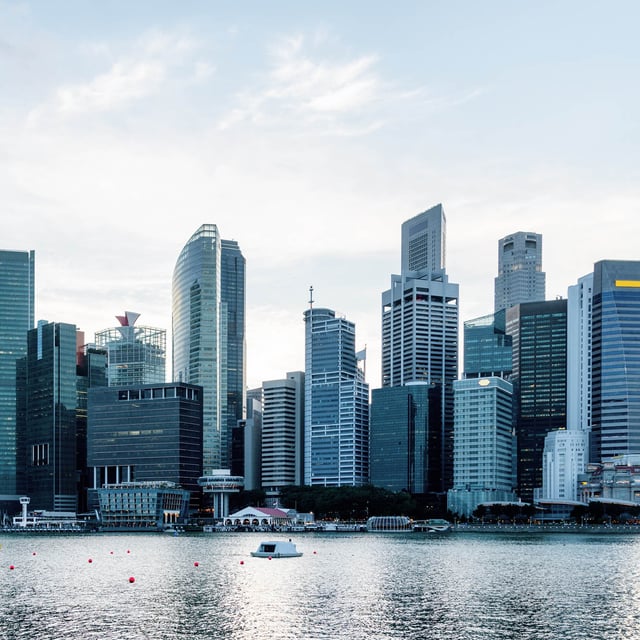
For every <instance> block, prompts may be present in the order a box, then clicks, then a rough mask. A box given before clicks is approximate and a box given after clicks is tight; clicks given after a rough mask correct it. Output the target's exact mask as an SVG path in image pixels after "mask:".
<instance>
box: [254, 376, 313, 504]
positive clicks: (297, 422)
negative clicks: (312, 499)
mask: <svg viewBox="0 0 640 640" xmlns="http://www.w3.org/2000/svg"><path fill="white" fill-rule="evenodd" d="M262 394H263V406H262V446H261V450H262V473H261V475H262V488H263V489H265V490H266V491H267V495H278V493H279V490H280V488H281V487H284V486H287V485H301V484H303V481H304V468H303V462H302V460H303V457H302V456H303V442H304V372H303V371H292V372H289V373H287V375H286V378H284V379H282V380H267V381H265V382H263V383H262Z"/></svg>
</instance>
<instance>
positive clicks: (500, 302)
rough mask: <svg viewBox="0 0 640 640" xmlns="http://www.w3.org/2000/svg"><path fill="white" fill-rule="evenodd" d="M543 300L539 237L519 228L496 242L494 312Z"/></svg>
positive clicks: (543, 288) (540, 238)
mask: <svg viewBox="0 0 640 640" xmlns="http://www.w3.org/2000/svg"><path fill="white" fill-rule="evenodd" d="M544 299H545V274H544V272H543V271H542V236H541V235H540V234H539V233H529V232H525V231H518V232H517V233H512V234H511V235H508V236H505V237H504V238H501V239H500V240H499V241H498V276H497V277H496V279H495V311H500V309H508V308H509V307H512V306H513V305H515V304H520V303H523V302H540V301H542V300H544Z"/></svg>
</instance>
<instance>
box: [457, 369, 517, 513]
mask: <svg viewBox="0 0 640 640" xmlns="http://www.w3.org/2000/svg"><path fill="white" fill-rule="evenodd" d="M453 388H454V393H455V419H454V424H455V426H454V450H453V461H454V468H453V489H451V490H449V492H448V493H447V506H448V509H449V510H450V511H452V512H453V513H457V514H459V515H464V516H470V515H471V514H472V513H473V511H474V509H475V508H476V507H477V506H478V505H479V504H481V503H483V502H511V501H515V500H516V499H517V498H516V495H515V493H514V492H513V488H514V484H515V478H514V474H513V446H514V442H513V433H512V428H513V427H512V418H513V414H512V394H513V385H512V384H511V383H510V382H508V381H506V380H503V379H502V378H499V377H487V378H469V379H467V380H456V382H454V383H453Z"/></svg>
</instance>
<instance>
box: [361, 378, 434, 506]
mask: <svg viewBox="0 0 640 640" xmlns="http://www.w3.org/2000/svg"><path fill="white" fill-rule="evenodd" d="M371 397H372V402H371V422H370V458H369V465H370V477H371V484H372V485H374V486H376V487H383V488H385V489H388V490H389V491H396V492H397V491H408V492H409V493H411V494H426V493H431V492H437V491H439V490H440V485H441V482H440V472H441V469H440V449H441V447H440V444H441V443H440V411H439V390H438V389H437V388H436V387H434V386H431V385H429V384H428V383H426V382H413V383H409V384H406V385H402V386H396V387H382V388H381V389H374V390H373V391H372V392H371ZM430 397H431V401H430Z"/></svg>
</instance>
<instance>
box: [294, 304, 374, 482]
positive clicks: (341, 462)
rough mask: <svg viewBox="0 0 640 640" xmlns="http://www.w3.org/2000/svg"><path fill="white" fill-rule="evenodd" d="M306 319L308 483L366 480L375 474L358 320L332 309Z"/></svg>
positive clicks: (306, 315) (310, 312)
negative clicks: (371, 465) (358, 348)
mask: <svg viewBox="0 0 640 640" xmlns="http://www.w3.org/2000/svg"><path fill="white" fill-rule="evenodd" d="M304 320H305V398H304V402H305V435H304V483H305V484H306V485H317V486H325V487H339V486H343V485H351V486H360V485H364V484H366V483H367V482H368V480H369V385H367V383H366V382H365V380H364V373H363V371H362V369H360V368H359V366H358V361H357V359H356V350H355V333H356V331H355V325H354V324H353V322H349V321H348V320H347V319H346V318H341V317H336V314H335V312H334V311H332V310H331V309H323V308H313V307H311V308H309V309H308V310H307V311H305V313H304Z"/></svg>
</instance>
